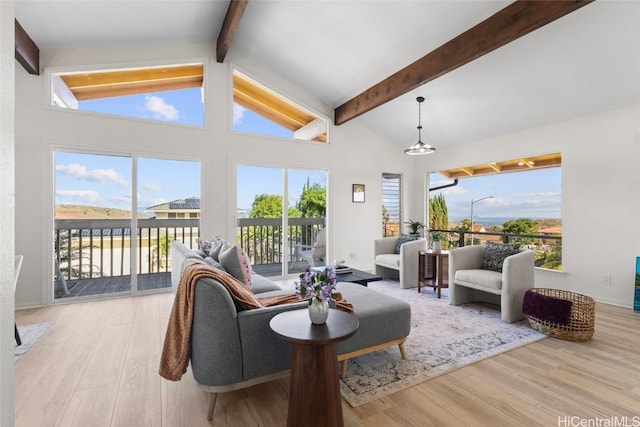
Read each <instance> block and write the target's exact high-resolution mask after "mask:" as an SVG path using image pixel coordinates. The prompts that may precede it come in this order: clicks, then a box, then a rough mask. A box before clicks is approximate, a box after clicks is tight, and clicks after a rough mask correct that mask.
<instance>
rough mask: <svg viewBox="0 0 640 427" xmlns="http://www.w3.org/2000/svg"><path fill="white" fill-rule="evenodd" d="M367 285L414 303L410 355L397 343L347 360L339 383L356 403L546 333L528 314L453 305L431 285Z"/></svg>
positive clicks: (387, 393)
mask: <svg viewBox="0 0 640 427" xmlns="http://www.w3.org/2000/svg"><path fill="white" fill-rule="evenodd" d="M369 288H371V289H373V290H376V291H379V292H382V293H384V294H386V295H390V296H394V297H396V298H399V299H402V300H404V301H407V302H408V303H409V304H411V333H410V334H409V336H408V337H407V341H406V342H405V350H406V353H407V359H406V360H402V359H401V358H400V351H399V350H398V347H397V346H396V347H391V348H388V349H386V350H381V351H378V352H375V353H370V354H366V355H363V356H358V357H355V358H353V359H350V360H349V362H348V371H347V377H346V378H345V379H344V380H341V381H340V389H341V392H342V397H343V398H344V399H345V400H346V401H347V402H349V404H350V405H351V406H353V407H356V406H360V405H364V404H365V403H369V402H371V401H373V400H376V399H379V398H381V397H384V396H388V395H390V394H392V393H396V392H398V391H400V390H404V389H406V388H409V387H411V386H414V385H416V384H420V383H422V382H424V381H427V380H429V379H431V378H434V377H436V376H438V375H442V374H444V373H447V372H450V371H452V370H454V369H458V368H461V367H463V366H466V365H469V364H471V363H474V362H477V361H479V360H482V359H485V358H487V357H491V356H494V355H496V354H499V353H502V352H505V351H507V350H511V349H513V348H516V347H520V346H522V345H525V344H529V343H531V342H534V341H537V340H539V339H542V338H545V337H546V336H545V335H544V334H541V333H539V332H537V331H535V330H533V329H531V328H530V327H529V324H528V323H527V321H526V320H525V321H522V322H517V323H514V324H507V323H503V322H502V321H501V320H500V308H499V307H497V306H492V305H489V304H466V305H463V306H452V305H449V301H448V296H447V293H446V291H445V292H443V296H442V298H441V299H438V298H437V297H436V295H435V292H433V290H432V289H431V288H426V289H423V290H422V292H421V293H418V291H417V289H400V288H399V286H398V282H393V281H381V282H371V283H369Z"/></svg>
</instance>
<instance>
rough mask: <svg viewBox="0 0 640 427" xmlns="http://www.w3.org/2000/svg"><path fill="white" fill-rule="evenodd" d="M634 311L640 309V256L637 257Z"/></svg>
mask: <svg viewBox="0 0 640 427" xmlns="http://www.w3.org/2000/svg"><path fill="white" fill-rule="evenodd" d="M633 311H640V257H637V258H636V292H635V297H634V299H633Z"/></svg>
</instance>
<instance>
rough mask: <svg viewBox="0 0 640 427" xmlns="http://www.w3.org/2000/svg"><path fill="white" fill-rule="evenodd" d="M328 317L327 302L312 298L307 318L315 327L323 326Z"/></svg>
mask: <svg viewBox="0 0 640 427" xmlns="http://www.w3.org/2000/svg"><path fill="white" fill-rule="evenodd" d="M328 317H329V302H328V301H325V300H318V298H315V297H314V298H312V299H311V303H310V304H309V318H310V319H311V323H313V324H315V325H323V324H325V323H326V321H327V318H328Z"/></svg>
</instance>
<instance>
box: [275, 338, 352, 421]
mask: <svg viewBox="0 0 640 427" xmlns="http://www.w3.org/2000/svg"><path fill="white" fill-rule="evenodd" d="M337 358H338V356H337V352H336V346H335V345H334V344H326V345H305V344H293V350H292V354H291V381H290V387H289V410H288V413H287V426H289V427H297V426H318V427H325V426H337V427H342V426H344V420H343V418H342V397H341V395H340V385H339V383H338V363H337Z"/></svg>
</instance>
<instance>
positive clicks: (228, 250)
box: [218, 244, 251, 289]
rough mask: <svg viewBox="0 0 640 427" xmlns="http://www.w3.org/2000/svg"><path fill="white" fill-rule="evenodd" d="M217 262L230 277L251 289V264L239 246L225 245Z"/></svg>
mask: <svg viewBox="0 0 640 427" xmlns="http://www.w3.org/2000/svg"><path fill="white" fill-rule="evenodd" d="M218 261H220V264H222V266H223V267H224V268H225V270H226V271H227V272H228V273H229V274H230V275H232V276H233V277H235V278H236V279H238V280H239V281H240V282H241V283H244V285H245V286H246V287H247V288H248V289H251V263H250V262H249V257H248V256H247V254H246V253H245V252H244V251H243V250H242V248H241V247H240V246H238V245H230V244H227V245H225V246H224V247H223V248H222V250H221V251H220V255H219V256H218Z"/></svg>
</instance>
